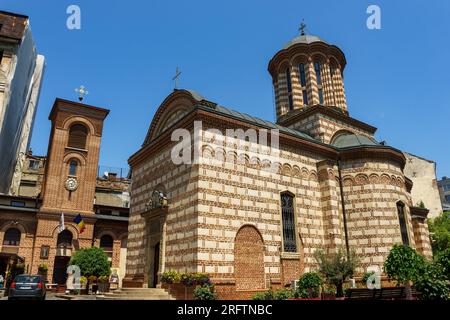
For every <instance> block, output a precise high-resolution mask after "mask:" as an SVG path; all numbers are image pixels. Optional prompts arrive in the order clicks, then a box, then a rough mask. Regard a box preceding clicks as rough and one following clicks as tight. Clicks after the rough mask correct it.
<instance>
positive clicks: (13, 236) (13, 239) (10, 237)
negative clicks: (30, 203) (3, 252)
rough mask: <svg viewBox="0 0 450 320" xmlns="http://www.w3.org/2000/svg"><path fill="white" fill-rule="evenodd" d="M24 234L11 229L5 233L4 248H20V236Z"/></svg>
mask: <svg viewBox="0 0 450 320" xmlns="http://www.w3.org/2000/svg"><path fill="white" fill-rule="evenodd" d="M21 235H22V233H21V232H20V230H19V229H16V228H10V229H8V230H7V231H6V232H5V237H4V238H3V245H4V246H18V245H19V244H20V236H21Z"/></svg>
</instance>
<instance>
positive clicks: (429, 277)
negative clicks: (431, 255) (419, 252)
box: [414, 261, 450, 300]
mask: <svg viewBox="0 0 450 320" xmlns="http://www.w3.org/2000/svg"><path fill="white" fill-rule="evenodd" d="M414 286H415V287H416V288H417V290H419V291H420V292H421V294H422V295H421V298H422V299H423V300H448V299H449V298H450V296H449V287H448V285H447V280H446V274H445V272H444V268H443V267H442V265H440V264H439V263H438V262H437V261H435V262H426V263H425V268H424V270H423V272H422V273H421V275H420V276H419V279H418V280H416V282H415V283H414Z"/></svg>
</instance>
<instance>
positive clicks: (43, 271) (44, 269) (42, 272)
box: [38, 263, 48, 281]
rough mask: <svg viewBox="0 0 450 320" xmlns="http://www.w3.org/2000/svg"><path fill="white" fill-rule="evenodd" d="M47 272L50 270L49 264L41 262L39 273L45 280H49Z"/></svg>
mask: <svg viewBox="0 0 450 320" xmlns="http://www.w3.org/2000/svg"><path fill="white" fill-rule="evenodd" d="M47 272H48V266H47V265H46V264H45V263H41V264H40V265H39V266H38V274H39V275H41V276H42V277H43V278H44V281H47Z"/></svg>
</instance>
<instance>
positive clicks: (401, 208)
mask: <svg viewBox="0 0 450 320" xmlns="http://www.w3.org/2000/svg"><path fill="white" fill-rule="evenodd" d="M397 214H398V221H399V223H400V233H401V235H402V242H403V245H405V246H409V237H408V227H407V226H406V215H405V205H404V204H403V202H401V201H399V202H397Z"/></svg>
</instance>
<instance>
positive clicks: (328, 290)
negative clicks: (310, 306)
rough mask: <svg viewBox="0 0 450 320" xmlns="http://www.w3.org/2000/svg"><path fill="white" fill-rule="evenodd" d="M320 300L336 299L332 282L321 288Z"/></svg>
mask: <svg viewBox="0 0 450 320" xmlns="http://www.w3.org/2000/svg"><path fill="white" fill-rule="evenodd" d="M322 300H336V287H335V286H334V285H332V284H325V285H324V286H323V290H322Z"/></svg>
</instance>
